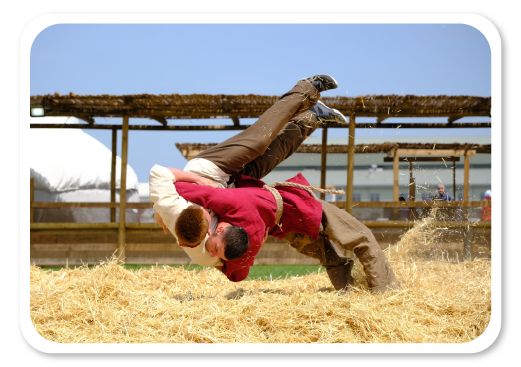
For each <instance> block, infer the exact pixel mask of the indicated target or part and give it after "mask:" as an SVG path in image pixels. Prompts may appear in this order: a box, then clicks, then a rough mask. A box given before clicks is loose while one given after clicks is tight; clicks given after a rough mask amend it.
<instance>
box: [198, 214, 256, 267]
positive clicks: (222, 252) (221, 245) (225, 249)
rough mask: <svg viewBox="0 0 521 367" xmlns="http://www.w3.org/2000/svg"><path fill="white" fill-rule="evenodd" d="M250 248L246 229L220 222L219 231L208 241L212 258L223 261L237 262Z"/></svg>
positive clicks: (207, 246)
mask: <svg viewBox="0 0 521 367" xmlns="http://www.w3.org/2000/svg"><path fill="white" fill-rule="evenodd" d="M249 246H250V240H249V237H248V233H247V232H246V231H245V230H244V228H242V227H239V226H232V225H231V224H229V223H226V222H220V223H219V224H218V225H217V229H216V230H215V232H214V233H212V234H211V236H210V237H209V238H208V240H207V241H206V249H207V250H208V252H209V253H210V256H212V257H214V256H218V257H220V258H221V259H223V260H235V259H238V258H239V257H241V256H242V255H244V254H245V253H246V251H247V250H248V247H249Z"/></svg>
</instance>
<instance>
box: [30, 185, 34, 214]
mask: <svg viewBox="0 0 521 367" xmlns="http://www.w3.org/2000/svg"><path fill="white" fill-rule="evenodd" d="M30 187H31V213H30V222H31V223H33V222H34V209H33V208H32V205H33V203H34V178H31V184H30Z"/></svg>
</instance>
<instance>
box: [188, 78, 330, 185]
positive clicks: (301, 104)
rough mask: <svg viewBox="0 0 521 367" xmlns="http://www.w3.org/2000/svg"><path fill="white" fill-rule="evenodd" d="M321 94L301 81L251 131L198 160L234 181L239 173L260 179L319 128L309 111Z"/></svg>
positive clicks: (248, 130)
mask: <svg viewBox="0 0 521 367" xmlns="http://www.w3.org/2000/svg"><path fill="white" fill-rule="evenodd" d="M319 97H320V93H319V92H318V91H317V90H316V89H315V87H313V86H312V85H311V84H310V83H308V82H306V81H299V82H298V83H297V85H295V87H293V89H291V90H290V91H289V92H288V93H286V94H284V95H283V96H282V97H281V98H280V99H279V100H278V101H277V102H276V103H275V104H274V105H273V106H271V107H270V108H269V109H267V110H266V111H265V112H264V113H263V114H262V116H261V117H260V118H259V119H258V120H257V121H256V122H255V123H254V124H253V125H252V126H250V127H249V128H247V129H246V130H244V131H243V132H241V133H239V134H237V135H235V136H233V137H231V138H230V139H228V140H226V141H224V142H222V143H220V144H218V145H216V146H214V147H211V148H209V149H207V150H205V151H203V152H201V153H199V154H198V155H197V156H196V157H195V158H204V159H207V160H209V161H211V162H213V163H215V164H216V165H217V166H218V167H219V168H220V169H222V170H223V171H224V172H225V173H227V174H230V175H231V177H230V182H232V181H233V180H234V179H235V177H236V175H237V174H244V175H248V176H250V177H254V178H258V179H261V178H263V177H264V176H266V175H267V174H268V173H270V172H271V171H272V170H273V168H275V167H276V166H277V165H278V164H279V163H280V162H282V161H284V160H285V159H286V158H288V157H289V156H290V155H292V154H293V153H294V152H295V150H296V149H298V147H299V146H300V145H301V144H302V142H303V141H304V140H305V139H306V138H307V137H308V136H310V135H311V134H312V133H313V131H315V129H316V128H317V126H318V121H317V119H316V117H315V115H313V114H312V113H311V112H309V111H308V110H309V109H310V108H311V107H313V106H314V105H315V104H316V103H317V101H318V99H319Z"/></svg>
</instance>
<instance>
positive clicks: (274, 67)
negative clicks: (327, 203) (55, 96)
mask: <svg viewBox="0 0 521 367" xmlns="http://www.w3.org/2000/svg"><path fill="white" fill-rule="evenodd" d="M319 73H327V74H330V75H332V76H334V77H335V79H336V80H337V81H338V82H339V85H340V86H339V88H338V89H335V90H332V91H327V92H325V93H324V94H323V95H324V96H336V95H339V96H350V97H355V96H360V95H367V94H402V93H403V94H415V95H441V94H446V95H474V96H490V95H491V54H490V48H489V45H488V42H487V40H486V38H485V37H484V36H483V35H482V34H481V32H480V31H478V30H477V29H475V28H473V27H471V26H468V25H456V24H446V25H444V24H430V25H426V24H417V25H390V24H389V25H382V24H359V25H348V24H320V25H319V24H295V25H289V24H288V25H275V24H263V25H252V24H235V25H232V24H214V25H209V24H207V25H203V24H198V25H168V24H150V25H132V24H128V25H103V24H82V25H79V24H60V25H54V26H51V27H48V28H46V29H45V30H43V31H42V32H41V33H40V34H39V35H38V37H37V38H36V39H35V40H34V43H33V46H32V48H31V95H37V94H49V93H54V92H58V93H60V94H67V93H69V92H74V93H76V94H80V95H81V94H95V95H96V94H139V93H150V94H171V93H180V94H191V93H207V94H250V93H251V94H264V95H280V94H282V93H284V92H286V91H287V90H288V89H290V88H291V87H292V86H293V85H294V84H295V82H296V81H297V80H299V79H301V78H304V77H309V76H312V75H315V74H319ZM468 120H469V121H473V122H485V121H490V119H488V118H472V119H468ZM358 121H364V120H358ZM436 121H440V120H439V119H437V120H436ZM441 121H443V119H442V120H441ZM96 122H97V123H120V122H121V119H108V118H98V119H96ZM253 122H254V120H251V119H242V120H241V123H243V124H250V123H253ZM131 123H145V124H147V123H150V124H157V122H153V121H143V120H142V119H131ZM171 123H172V122H171ZM173 123H175V124H179V123H183V124H207V123H218V124H232V122H231V121H229V120H217V121H216V122H215V121H208V120H188V121H175V122H173ZM84 131H85V132H86V133H88V134H90V135H92V136H94V137H95V138H96V139H98V140H99V141H101V142H102V143H103V144H105V145H106V146H107V147H109V148H110V139H111V137H110V134H111V133H110V132H109V131H95V130H84ZM235 133H236V132H230V131H228V132H208V133H205V132H184V131H180V132H173V131H171V132H149V131H144V132H138V131H131V132H130V137H129V146H130V150H129V164H130V165H131V166H132V167H133V168H134V170H135V171H136V173H137V175H138V178H139V180H140V182H146V181H147V180H148V171H149V170H150V167H152V165H154V164H156V163H157V164H161V165H165V166H171V167H178V168H182V167H183V166H184V164H185V162H186V161H185V159H184V158H183V157H182V156H181V154H180V153H179V152H178V150H177V148H176V147H175V143H176V142H220V141H223V140H225V139H226V138H228V137H229V136H232V135H234V134H235ZM367 134H368V131H364V130H363V129H357V132H356V135H357V136H367ZM383 134H384V136H389V138H390V140H394V141H395V140H396V132H395V131H393V130H390V131H389V130H384V132H383ZM421 134H423V135H425V134H431V135H436V136H440V135H477V134H480V135H481V134H490V129H475V130H470V129H451V130H440V129H433V130H429V131H426V130H421V131H415V130H402V132H401V136H405V135H421ZM314 136H320V132H319V131H317V132H316V133H315V134H314ZM329 136H330V137H343V136H345V137H346V141H347V130H346V129H331V130H330V131H329ZM119 141H120V142H121V140H119ZM398 141H399V138H398Z"/></svg>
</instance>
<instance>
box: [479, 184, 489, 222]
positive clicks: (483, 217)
mask: <svg viewBox="0 0 521 367" xmlns="http://www.w3.org/2000/svg"><path fill="white" fill-rule="evenodd" d="M483 201H488V202H489V203H490V205H488V206H483V207H482V208H481V220H492V192H491V191H490V190H487V191H485V198H484V199H483Z"/></svg>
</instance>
